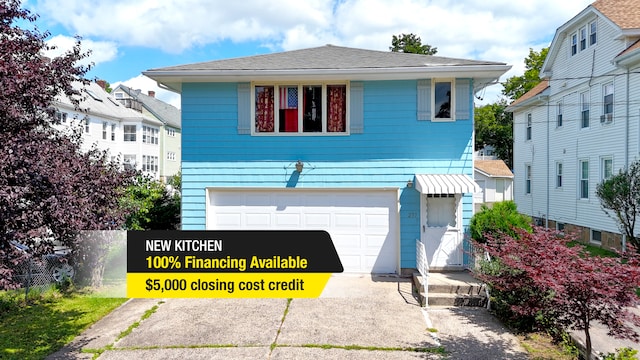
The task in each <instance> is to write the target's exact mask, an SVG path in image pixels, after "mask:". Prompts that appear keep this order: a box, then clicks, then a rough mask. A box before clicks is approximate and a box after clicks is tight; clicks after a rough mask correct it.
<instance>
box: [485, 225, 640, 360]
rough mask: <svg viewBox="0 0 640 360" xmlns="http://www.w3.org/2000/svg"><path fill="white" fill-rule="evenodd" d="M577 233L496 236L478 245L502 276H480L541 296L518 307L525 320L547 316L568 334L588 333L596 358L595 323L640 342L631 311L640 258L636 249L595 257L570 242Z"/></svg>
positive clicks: (502, 286)
mask: <svg viewBox="0 0 640 360" xmlns="http://www.w3.org/2000/svg"><path fill="white" fill-rule="evenodd" d="M572 240H575V236H574V235H573V234H560V233H558V232H556V231H552V230H549V229H544V228H540V227H538V228H535V229H534V232H533V233H528V232H526V231H524V230H522V231H518V232H517V236H516V237H515V238H514V237H511V236H508V235H502V236H497V237H491V238H490V239H489V240H488V241H487V243H486V244H481V243H476V246H479V247H481V248H482V249H484V250H485V251H486V252H488V253H489V255H490V256H491V257H492V258H493V259H495V260H497V261H498V262H499V263H500V264H501V266H503V267H504V269H503V271H502V273H507V274H514V275H515V276H503V275H504V274H500V273H483V272H480V273H478V274H477V276H478V277H479V278H481V279H482V280H483V281H485V282H486V283H488V284H490V286H492V287H494V288H496V289H498V290H501V291H510V290H514V289H522V288H530V289H536V290H537V291H539V293H538V294H537V296H534V297H532V298H533V301H531V302H528V301H523V302H520V303H519V304H517V305H513V306H512V310H513V311H514V312H516V313H519V314H522V315H527V316H530V315H535V314H540V313H542V314H543V315H545V316H547V318H550V319H553V320H554V322H555V323H556V324H557V325H559V326H560V327H561V328H562V329H565V330H580V331H584V335H585V339H586V340H585V345H586V351H587V354H588V356H591V351H592V346H591V336H590V332H589V329H590V327H591V325H592V324H593V322H596V321H597V322H599V323H601V324H603V325H604V326H606V327H607V328H608V330H609V335H611V336H614V337H617V338H625V339H630V340H633V341H636V342H637V341H639V340H640V338H639V335H638V334H637V333H636V332H635V331H634V329H633V328H632V327H631V326H630V324H634V325H636V326H640V316H638V315H635V314H634V313H632V312H630V311H629V309H630V308H631V307H635V306H638V305H639V304H640V300H639V298H638V296H637V295H636V293H635V291H636V289H637V288H638V287H639V286H640V256H639V255H638V254H637V252H636V251H635V249H631V250H629V251H626V252H624V253H620V254H618V255H619V256H617V257H599V256H591V255H590V254H589V253H588V252H587V251H586V250H585V249H584V247H583V246H582V245H575V246H573V247H570V246H567V243H568V242H570V241H572Z"/></svg>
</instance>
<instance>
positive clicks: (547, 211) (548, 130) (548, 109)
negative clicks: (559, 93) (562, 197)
mask: <svg viewBox="0 0 640 360" xmlns="http://www.w3.org/2000/svg"><path fill="white" fill-rule="evenodd" d="M549 98H550V96H547V187H546V190H547V208H546V210H545V215H544V227H545V229H548V228H549V193H550V191H549V186H550V185H551V184H550V180H549V175H550V174H549V157H550V155H549V153H550V151H549V132H550V131H551V125H550V123H551V118H550V117H549V115H550V112H551V109H550V107H551V104H550V103H549Z"/></svg>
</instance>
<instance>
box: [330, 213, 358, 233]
mask: <svg viewBox="0 0 640 360" xmlns="http://www.w3.org/2000/svg"><path fill="white" fill-rule="evenodd" d="M334 216H335V227H336V228H348V229H352V230H353V231H357V232H358V233H360V230H361V226H362V225H361V224H362V222H361V221H360V214H352V213H351V214H334Z"/></svg>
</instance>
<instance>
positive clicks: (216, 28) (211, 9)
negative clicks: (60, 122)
mask: <svg viewBox="0 0 640 360" xmlns="http://www.w3.org/2000/svg"><path fill="white" fill-rule="evenodd" d="M592 2H593V0H562V1H559V0H517V1H514V0H305V1H300V0H277V1H274V0H264V1H262V0H235V1H234V0H224V1H221V0H137V1H131V0H110V1H105V0H93V1H86V0H23V7H24V8H26V9H29V10H30V11H31V12H32V13H34V14H37V15H39V18H38V20H37V21H36V23H35V25H36V26H37V28H38V29H39V30H41V31H45V30H46V31H48V32H49V33H50V34H51V35H50V37H49V38H48V39H47V42H48V43H49V44H50V45H55V46H57V47H58V50H56V51H57V52H63V51H64V50H66V49H69V48H70V47H71V46H72V45H73V43H74V41H75V38H74V37H75V36H80V37H81V43H82V49H83V50H90V51H91V55H90V56H89V58H88V59H87V60H86V64H88V63H92V64H93V65H92V68H91V70H90V71H89V72H88V73H87V75H86V77H87V78H88V79H103V80H106V81H108V82H109V83H110V84H111V86H112V87H115V86H117V85H118V84H125V85H127V86H129V87H132V88H134V89H141V90H142V91H143V92H144V93H147V92H148V91H149V90H152V91H156V97H157V98H159V99H161V100H163V101H165V102H167V103H170V104H172V105H174V106H176V107H178V108H180V95H179V94H176V93H173V92H170V91H166V90H163V89H161V88H159V87H158V85H157V84H156V82H155V81H153V80H151V79H149V78H147V77H145V76H144V75H142V72H143V71H146V70H149V69H155V68H162V67H166V66H174V65H183V64H191V63H196V62H205V61H213V60H220V59H227V58H236V57H242V56H252V55H259V54H267V53H272V52H280V51H287V50H295V49H302V48H309V47H315V46H322V45H326V44H332V45H337V46H347V47H355V48H362V49H370V50H382V51H388V50H389V46H390V45H391V39H392V36H393V35H400V34H409V33H413V34H416V35H417V36H419V37H420V38H421V40H422V43H423V44H429V45H431V46H433V47H436V48H437V50H438V53H437V55H439V56H446V57H454V58H463V59H478V60H487V61H498V62H504V63H506V64H508V65H511V66H512V68H511V70H510V71H509V72H507V73H506V74H505V75H504V76H503V77H502V78H501V79H500V81H504V80H505V79H506V78H508V77H510V76H516V75H522V74H523V72H524V59H525V58H526V57H527V55H528V54H529V49H533V50H535V51H539V50H540V49H541V48H543V47H546V46H549V44H550V43H551V41H552V40H553V36H554V34H555V31H556V29H557V28H558V27H559V26H561V25H562V24H564V23H565V22H567V21H569V20H570V19H571V18H572V17H574V16H575V15H576V14H578V13H579V12H580V11H582V10H583V9H584V8H586V7H587V6H588V5H589V4H590V3H592ZM48 55H49V56H55V55H56V53H55V52H52V53H50V54H48ZM501 90H502V86H501V85H500V84H497V85H493V86H491V87H489V88H487V89H486V90H485V91H484V92H482V93H480V94H478V97H479V98H478V99H476V104H478V105H483V104H487V103H493V102H496V101H498V100H499V99H500V98H501V96H500V92H501Z"/></svg>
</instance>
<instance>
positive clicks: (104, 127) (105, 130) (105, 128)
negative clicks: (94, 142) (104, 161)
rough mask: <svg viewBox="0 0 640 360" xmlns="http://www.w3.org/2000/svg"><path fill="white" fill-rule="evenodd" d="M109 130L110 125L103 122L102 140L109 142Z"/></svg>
mask: <svg viewBox="0 0 640 360" xmlns="http://www.w3.org/2000/svg"><path fill="white" fill-rule="evenodd" d="M108 129H109V123H107V122H106V121H103V122H102V140H107V130H108Z"/></svg>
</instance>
